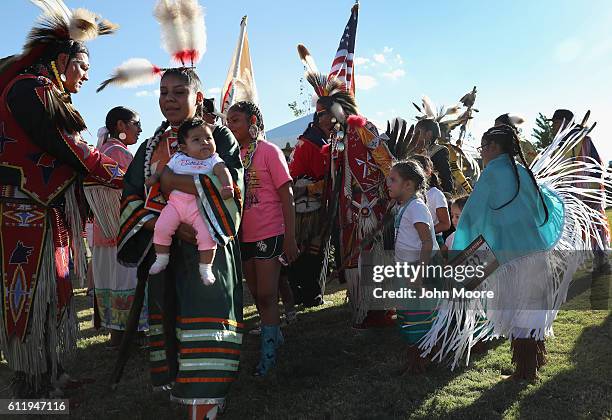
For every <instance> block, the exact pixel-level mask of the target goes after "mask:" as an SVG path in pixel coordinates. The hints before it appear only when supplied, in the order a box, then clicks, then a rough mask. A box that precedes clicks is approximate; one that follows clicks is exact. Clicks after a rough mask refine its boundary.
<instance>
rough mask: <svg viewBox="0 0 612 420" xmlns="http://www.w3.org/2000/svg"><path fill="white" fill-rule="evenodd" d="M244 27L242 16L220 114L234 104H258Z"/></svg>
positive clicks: (224, 87)
mask: <svg viewBox="0 0 612 420" xmlns="http://www.w3.org/2000/svg"><path fill="white" fill-rule="evenodd" d="M246 26H247V17H246V16H244V17H243V18H242V21H241V22H240V36H239V37H238V45H237V46H236V52H235V54H234V57H233V58H232V63H231V65H230V68H229V71H228V72H227V78H226V79H225V83H224V85H223V90H221V101H220V103H221V113H226V112H227V110H228V109H229V108H230V107H231V106H232V105H233V104H234V103H236V102H240V101H250V102H253V103H255V104H257V103H258V99H257V88H256V86H255V75H254V74H253V65H252V63H251V53H250V52H249V38H248V36H247V32H246Z"/></svg>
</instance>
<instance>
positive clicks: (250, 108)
mask: <svg viewBox="0 0 612 420" xmlns="http://www.w3.org/2000/svg"><path fill="white" fill-rule="evenodd" d="M230 111H234V112H240V113H242V114H245V115H246V117H247V121H249V122H250V120H251V117H252V116H253V115H254V116H255V119H256V120H257V121H256V122H255V125H256V126H257V128H258V129H259V131H262V132H263V131H264V122H263V115H261V111H260V110H259V107H258V106H257V105H255V104H254V103H253V102H249V101H240V102H236V103H235V104H234V105H232V106H231V107H230V109H229V110H228V112H230Z"/></svg>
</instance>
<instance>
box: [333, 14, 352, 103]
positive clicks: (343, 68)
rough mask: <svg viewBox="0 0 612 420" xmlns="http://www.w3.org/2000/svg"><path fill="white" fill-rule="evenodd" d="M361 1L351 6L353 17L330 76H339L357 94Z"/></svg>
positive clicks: (348, 24)
mask: <svg viewBox="0 0 612 420" xmlns="http://www.w3.org/2000/svg"><path fill="white" fill-rule="evenodd" d="M358 12H359V3H358V2H357V3H355V5H354V6H353V7H352V8H351V17H350V18H349V20H348V23H347V24H346V27H345V28H344V33H343V34H342V38H340V45H339V46H338V51H337V52H336V57H335V58H334V61H333V62H332V66H331V71H330V72H329V77H334V76H335V77H337V78H338V79H340V80H342V81H343V82H344V83H345V84H346V88H347V90H348V91H350V92H351V93H352V94H353V95H355V66H354V64H353V56H354V54H355V37H356V36H357V15H358Z"/></svg>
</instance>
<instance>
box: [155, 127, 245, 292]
mask: <svg viewBox="0 0 612 420" xmlns="http://www.w3.org/2000/svg"><path fill="white" fill-rule="evenodd" d="M178 142H179V148H180V151H179V152H177V153H175V154H174V155H173V156H172V158H171V159H170V161H169V162H168V168H170V169H171V170H172V171H173V172H174V173H176V174H183V175H195V174H204V173H207V172H213V173H214V174H215V175H216V176H217V178H219V181H220V182H221V185H223V188H222V190H221V197H223V199H228V198H231V197H233V195H234V188H233V186H232V177H231V175H230V173H229V170H228V169H227V167H226V166H225V163H224V162H223V160H222V159H221V158H220V157H219V155H218V154H217V153H216V147H215V141H214V139H213V135H212V129H211V126H210V125H209V124H207V123H206V122H205V121H203V120H201V119H199V118H194V119H192V120H187V121H185V122H184V123H183V124H182V125H181V127H180V128H179V131H178ZM159 176H160V175H159V174H154V175H152V176H151V178H149V179H147V181H146V183H147V185H152V184H154V183H156V182H158V181H159ZM181 223H185V224H188V225H191V226H192V227H193V228H194V229H195V231H196V232H197V235H196V239H197V242H198V251H200V275H201V276H202V282H203V283H204V284H205V285H207V286H209V285H211V284H213V283H214V282H215V276H214V274H213V272H212V262H213V260H214V258H215V250H216V249H217V244H216V242H215V241H214V240H213V238H212V236H211V234H210V231H209V230H208V226H207V222H206V221H205V220H204V219H203V218H202V215H201V214H200V212H199V209H198V202H197V198H196V196H195V195H192V194H187V193H184V192H181V191H177V190H174V191H172V192H171V193H170V197H169V199H168V203H167V204H166V206H165V207H164V209H163V210H162V212H161V214H160V215H159V218H158V219H157V222H156V223H155V232H154V234H153V245H154V246H155V253H156V259H155V263H153V265H152V266H151V269H150V270H149V274H157V273H160V272H161V271H163V270H164V269H165V268H166V266H167V265H168V262H169V260H170V245H171V244H172V236H173V235H174V233H175V232H176V230H177V228H178V227H179V225H180V224H181Z"/></svg>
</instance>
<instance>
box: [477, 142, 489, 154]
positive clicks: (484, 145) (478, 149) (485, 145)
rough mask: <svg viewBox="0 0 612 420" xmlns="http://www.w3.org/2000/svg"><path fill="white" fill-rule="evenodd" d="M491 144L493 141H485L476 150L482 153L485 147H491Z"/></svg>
mask: <svg viewBox="0 0 612 420" xmlns="http://www.w3.org/2000/svg"><path fill="white" fill-rule="evenodd" d="M490 145H491V143H485V144H483V145H482V146H478V147H477V148H476V151H478V153H481V152H482V151H483V150H484V149H486V148H487V147H489V146H490Z"/></svg>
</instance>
